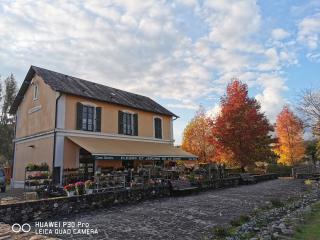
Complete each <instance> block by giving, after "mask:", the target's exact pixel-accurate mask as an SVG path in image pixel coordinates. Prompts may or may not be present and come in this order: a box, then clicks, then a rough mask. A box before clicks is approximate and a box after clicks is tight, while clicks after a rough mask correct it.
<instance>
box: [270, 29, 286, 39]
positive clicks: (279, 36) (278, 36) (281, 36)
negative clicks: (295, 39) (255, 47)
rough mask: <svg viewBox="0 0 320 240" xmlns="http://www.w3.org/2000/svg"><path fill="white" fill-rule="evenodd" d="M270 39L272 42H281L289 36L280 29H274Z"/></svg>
mask: <svg viewBox="0 0 320 240" xmlns="http://www.w3.org/2000/svg"><path fill="white" fill-rule="evenodd" d="M271 35H272V38H273V39H274V40H283V39H285V38H287V37H289V36H290V33H289V32H287V31H286V30H284V29H282V28H275V29H273V30H272V33H271Z"/></svg>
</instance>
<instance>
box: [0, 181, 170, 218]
mask: <svg viewBox="0 0 320 240" xmlns="http://www.w3.org/2000/svg"><path fill="white" fill-rule="evenodd" d="M168 196H170V190H169V188H168V187H166V186H165V187H157V188H145V189H135V190H126V189H124V190H119V191H115V192H103V193H96V194H90V195H82V196H73V197H58V198H50V199H42V200H34V201H26V202H19V203H14V204H6V205H0V222H5V223H16V222H17V223H24V222H28V221H39V220H41V219H48V218H53V217H56V216H59V217H60V216H63V215H68V214H72V213H78V212H81V211H85V210H90V209H95V208H103V207H109V206H113V205H115V204H124V203H134V202H138V201H142V200H147V199H153V198H160V197H168Z"/></svg>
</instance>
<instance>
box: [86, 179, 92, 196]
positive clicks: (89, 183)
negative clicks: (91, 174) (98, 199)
mask: <svg viewBox="0 0 320 240" xmlns="http://www.w3.org/2000/svg"><path fill="white" fill-rule="evenodd" d="M84 185H85V188H86V193H87V194H92V193H93V189H94V182H93V181H91V180H87V181H85V183H84Z"/></svg>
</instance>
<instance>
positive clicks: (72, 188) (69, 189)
mask: <svg viewBox="0 0 320 240" xmlns="http://www.w3.org/2000/svg"><path fill="white" fill-rule="evenodd" d="M63 189H64V190H65V191H66V192H72V191H74V190H75V186H74V184H68V185H66V186H64V187H63Z"/></svg>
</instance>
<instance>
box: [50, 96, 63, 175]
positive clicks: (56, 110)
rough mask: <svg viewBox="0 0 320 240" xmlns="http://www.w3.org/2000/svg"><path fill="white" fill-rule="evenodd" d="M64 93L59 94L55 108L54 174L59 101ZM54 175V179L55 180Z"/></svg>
mask: <svg viewBox="0 0 320 240" xmlns="http://www.w3.org/2000/svg"><path fill="white" fill-rule="evenodd" d="M61 96H62V94H61V93H60V92H59V96H58V97H57V99H56V109H55V119H54V131H53V159H52V174H53V172H54V164H55V158H56V138H57V131H56V128H57V122H58V102H59V99H60V97H61ZM53 180H54V179H53V176H52V181H53Z"/></svg>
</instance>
